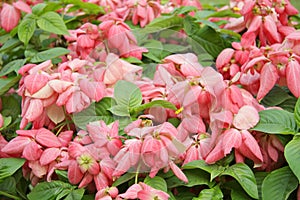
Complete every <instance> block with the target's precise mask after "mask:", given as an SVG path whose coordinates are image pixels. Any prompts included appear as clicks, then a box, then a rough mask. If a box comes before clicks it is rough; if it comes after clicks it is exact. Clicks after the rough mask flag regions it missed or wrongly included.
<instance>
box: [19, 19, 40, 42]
mask: <svg viewBox="0 0 300 200" xmlns="http://www.w3.org/2000/svg"><path fill="white" fill-rule="evenodd" d="M35 28H36V19H35V18H34V17H33V15H32V14H27V15H26V18H24V19H23V20H22V21H21V23H20V25H19V26H18V37H19V39H20V41H22V42H24V44H25V45H27V44H28V42H29V40H30V39H31V37H32V36H33V33H34V31H35Z"/></svg>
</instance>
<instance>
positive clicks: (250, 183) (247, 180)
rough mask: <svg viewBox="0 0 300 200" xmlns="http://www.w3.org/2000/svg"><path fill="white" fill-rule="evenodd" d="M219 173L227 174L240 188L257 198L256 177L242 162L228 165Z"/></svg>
mask: <svg viewBox="0 0 300 200" xmlns="http://www.w3.org/2000/svg"><path fill="white" fill-rule="evenodd" d="M221 175H229V176H232V177H233V178H234V179H236V180H237V181H238V182H239V184H240V185H241V186H242V188H243V189H244V190H245V191H246V192H247V193H248V194H249V196H251V197H252V198H254V199H258V190H257V185H256V179H255V176H254V174H253V172H252V170H251V169H250V168H249V167H248V165H246V164H244V163H237V164H234V165H232V166H230V167H228V168H227V169H226V170H225V171H224V172H223V173H222V174H221Z"/></svg>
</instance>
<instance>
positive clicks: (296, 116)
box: [294, 98, 300, 127]
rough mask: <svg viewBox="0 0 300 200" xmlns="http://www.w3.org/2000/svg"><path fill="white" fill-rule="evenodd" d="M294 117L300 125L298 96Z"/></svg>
mask: <svg viewBox="0 0 300 200" xmlns="http://www.w3.org/2000/svg"><path fill="white" fill-rule="evenodd" d="M294 117H295V121H296V123H297V125H298V126H299V127H300V98H298V100H297V103H296V105H295V111H294Z"/></svg>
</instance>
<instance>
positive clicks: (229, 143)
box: [222, 128, 242, 155]
mask: <svg viewBox="0 0 300 200" xmlns="http://www.w3.org/2000/svg"><path fill="white" fill-rule="evenodd" d="M222 138H223V140H222V144H223V151H224V154H225V155H227V154H229V153H230V152H231V150H232V148H233V147H234V148H239V147H240V146H241V144H242V135H241V133H240V132H239V131H238V130H236V129H233V128H231V129H229V130H226V131H225V132H224V133H223V137H222Z"/></svg>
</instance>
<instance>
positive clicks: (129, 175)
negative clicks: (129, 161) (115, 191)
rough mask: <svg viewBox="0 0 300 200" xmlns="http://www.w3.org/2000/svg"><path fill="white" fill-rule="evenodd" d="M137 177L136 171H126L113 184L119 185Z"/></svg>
mask: <svg viewBox="0 0 300 200" xmlns="http://www.w3.org/2000/svg"><path fill="white" fill-rule="evenodd" d="M134 177H135V173H126V174H124V175H123V176H121V177H120V178H118V179H117V180H116V181H115V182H114V183H113V184H112V186H115V187H117V186H119V185H121V184H123V183H126V182H128V181H129V180H131V179H133V178H134Z"/></svg>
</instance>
